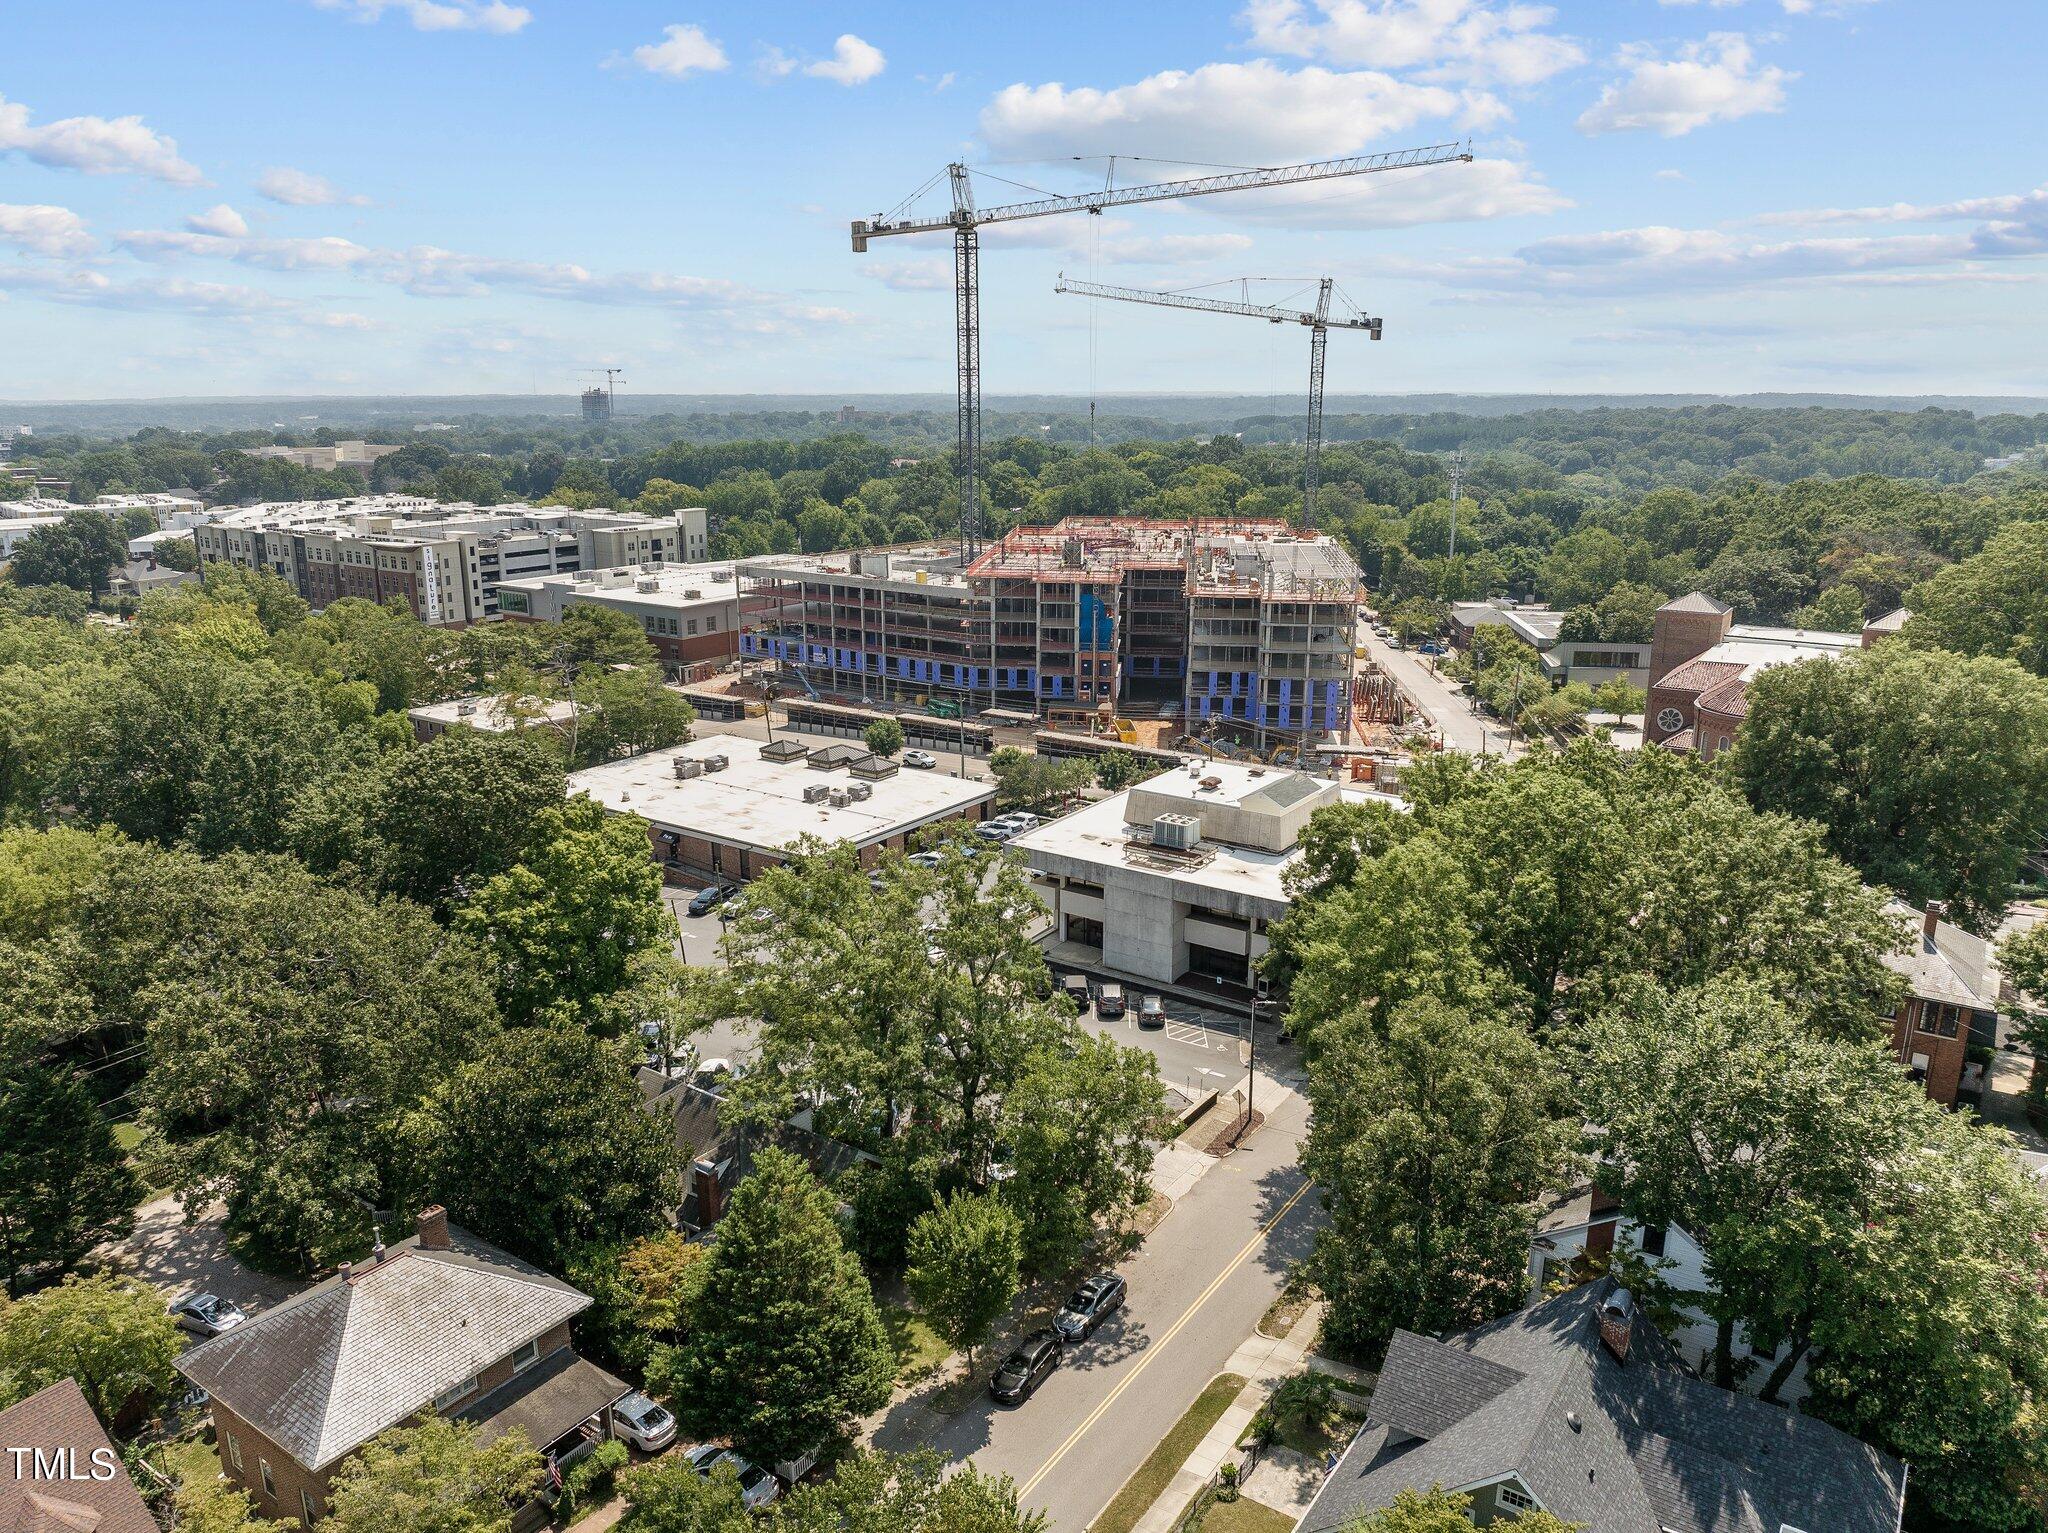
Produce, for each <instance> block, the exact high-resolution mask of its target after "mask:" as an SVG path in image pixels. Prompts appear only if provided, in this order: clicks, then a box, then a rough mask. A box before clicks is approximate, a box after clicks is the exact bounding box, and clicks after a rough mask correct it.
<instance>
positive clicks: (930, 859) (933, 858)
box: [910, 852, 939, 868]
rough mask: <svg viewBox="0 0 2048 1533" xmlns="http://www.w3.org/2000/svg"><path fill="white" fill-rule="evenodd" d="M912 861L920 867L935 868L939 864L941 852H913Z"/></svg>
mask: <svg viewBox="0 0 2048 1533" xmlns="http://www.w3.org/2000/svg"><path fill="white" fill-rule="evenodd" d="M910 861H911V862H913V863H915V864H916V865H917V866H918V867H920V868H935V867H937V866H938V865H939V854H938V853H937V852H912V853H911V854H910Z"/></svg>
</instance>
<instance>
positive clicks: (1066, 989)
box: [1060, 974, 1095, 1011]
mask: <svg viewBox="0 0 2048 1533" xmlns="http://www.w3.org/2000/svg"><path fill="white" fill-rule="evenodd" d="M1060 994H1061V995H1063V996H1065V997H1066V998H1067V999H1068V1000H1070V1001H1072V1002H1073V1003H1074V1009H1075V1010H1076V1011H1086V1010H1087V1009H1088V1008H1089V1006H1090V1005H1091V1004H1092V1003H1093V1002H1094V1000H1095V995H1094V992H1093V991H1092V990H1091V989H1090V988H1089V985H1088V976H1087V975H1085V974H1062V975H1061V976H1060Z"/></svg>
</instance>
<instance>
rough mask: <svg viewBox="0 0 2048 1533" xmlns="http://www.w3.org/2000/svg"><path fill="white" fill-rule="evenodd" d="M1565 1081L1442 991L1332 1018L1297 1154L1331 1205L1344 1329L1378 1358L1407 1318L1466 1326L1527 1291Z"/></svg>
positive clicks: (1323, 1262) (1321, 1257) (1334, 1313)
mask: <svg viewBox="0 0 2048 1533" xmlns="http://www.w3.org/2000/svg"><path fill="white" fill-rule="evenodd" d="M1554 1084H1555V1083H1554V1078H1553V1072H1552V1067H1551V1066H1550V1065H1549V1063H1548V1062H1547V1061H1546V1059H1545V1058H1544V1056H1543V1055H1542V1054H1541V1053H1539V1052H1538V1050H1537V1048H1536V1046H1535V1044H1534V1043H1533V1042H1531V1041H1530V1039H1529V1037H1528V1035H1527V1034H1526V1033H1524V1032H1522V1031H1521V1030H1520V1029H1518V1028H1515V1027H1512V1026H1510V1025H1508V1024H1505V1023H1502V1022H1500V1021H1498V1020H1496V1019H1494V1018H1493V1017H1491V1016H1488V1015H1487V1014H1486V1013H1484V1012H1483V1011H1473V1010H1464V1009H1460V1008H1458V1007H1455V1006H1453V1005H1450V1004H1448V1003H1446V1002H1445V1001H1443V1000H1441V999H1437V998H1434V997H1428V998H1421V999H1416V1000H1412V1001H1409V1002H1407V1003H1405V1004H1403V1005H1401V1006H1399V1007H1398V1008H1396V1009H1395V1010H1394V1011H1393V1012H1392V1014H1391V1015H1390V1016H1389V1017H1388V1018H1387V1019H1386V1021H1385V1024H1384V1026H1381V1025H1377V1024H1376V1023H1375V1022H1374V1020H1373V1017H1372V1015H1371V1013H1370V1011H1368V1010H1367V1009H1366V1008H1364V1007H1360V1008H1358V1009H1356V1010H1354V1011H1352V1012H1351V1013H1349V1014H1348V1015H1346V1016H1344V1017H1342V1018H1341V1019H1339V1020H1338V1021H1337V1022H1335V1023H1334V1024H1331V1025H1329V1026H1328V1027H1327V1028H1326V1031H1325V1034H1324V1036H1323V1037H1322V1038H1321V1039H1320V1040H1319V1043H1318V1046H1317V1049H1316V1052H1315V1055H1314V1059H1313V1063H1312V1064H1311V1067H1310V1073H1309V1101H1310V1103H1311V1105H1312V1106H1313V1109H1314V1117H1313V1118H1312V1120H1311V1123H1310V1128H1309V1136H1308V1140H1307V1143H1306V1146H1305V1148H1304V1151H1303V1154H1302V1166H1303V1168H1304V1169H1305V1170H1307V1172H1308V1174H1309V1175H1310V1176H1311V1177H1313V1178H1314V1179H1315V1181H1316V1182H1317V1184H1318V1185H1319V1186H1320V1188H1321V1189H1322V1197H1323V1202H1324V1206H1325V1207H1326V1208H1327V1209H1328V1211H1329V1224H1328V1226H1327V1227H1326V1228H1325V1229H1324V1230H1323V1231H1322V1232H1321V1233H1319V1234H1318V1235H1317V1237H1316V1244H1315V1249H1314V1252H1313V1254H1312V1256H1311V1257H1310V1266H1311V1270H1312V1271H1313V1272H1314V1274H1315V1278H1316V1281H1317V1283H1318V1284H1319V1285H1320V1286H1321V1288H1322V1290H1323V1292H1324V1293H1325V1294H1326V1295H1327V1296H1328V1298H1329V1302H1330V1315H1329V1321H1328V1325H1329V1327H1330V1334H1331V1335H1332V1336H1333V1337H1334V1338H1336V1339H1338V1340H1339V1341H1340V1342H1341V1343H1342V1344H1343V1345H1344V1346H1346V1347H1347V1348H1350V1349H1351V1350H1353V1351H1355V1352H1357V1353H1359V1354H1361V1355H1366V1356H1372V1357H1377V1356H1378V1355H1379V1353H1380V1351H1381V1349H1382V1348H1384V1347H1385V1345H1386V1343H1387V1339H1388V1337H1390V1336H1391V1335H1392V1334H1393V1332H1394V1331H1395V1329H1396V1328H1398V1327H1406V1328H1408V1329H1410V1330H1415V1331H1421V1332H1423V1333H1425V1334H1434V1333H1437V1332H1442V1331H1456V1330H1463V1329H1465V1328H1466V1327H1468V1326H1473V1325H1477V1324H1480V1323H1481V1322H1483V1321H1486V1320H1490V1319H1492V1318H1494V1317H1495V1316H1497V1315H1500V1314H1504V1313H1506V1312H1507V1311H1508V1310H1511V1309H1513V1308H1514V1307H1515V1306H1516V1305H1517V1304H1518V1303H1519V1302H1520V1301H1521V1294H1522V1285H1523V1283H1524V1282H1525V1281H1526V1276H1527V1270H1528V1259H1529V1231H1530V1230H1531V1229H1532V1228H1533V1227H1534V1221H1535V1214H1536V1207H1537V1201H1538V1199H1540V1198H1541V1197H1543V1196H1544V1195H1545V1194H1547V1193H1548V1192H1550V1191H1551V1190H1552V1189H1553V1188H1556V1187H1558V1186H1560V1185H1562V1183H1563V1179H1564V1177H1565V1175H1566V1173H1567V1172H1568V1171H1569V1170H1570V1169H1571V1167H1572V1165H1573V1152H1572V1144H1573V1140H1574V1138H1575V1135H1576V1128H1575V1126H1574V1125H1573V1124H1572V1123H1571V1122H1570V1121H1568V1120H1566V1119H1564V1118H1562V1117H1561V1116H1558V1115H1556V1114H1555V1112H1554V1109H1553V1108H1552V1105H1551V1092H1552V1091H1553V1089H1554Z"/></svg>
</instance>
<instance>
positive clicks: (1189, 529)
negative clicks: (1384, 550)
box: [738, 517, 1359, 734]
mask: <svg viewBox="0 0 2048 1533" xmlns="http://www.w3.org/2000/svg"><path fill="white" fill-rule="evenodd" d="M738 569H739V575H740V580H741V591H742V593H743V597H747V596H751V597H754V598H756V600H755V602H753V603H752V604H750V609H751V610H753V611H756V612H757V613H758V614H759V616H758V617H757V618H756V619H755V620H754V622H753V623H752V625H751V627H750V628H749V630H748V631H746V632H743V633H742V635H741V639H740V649H741V654H742V655H743V656H745V657H750V658H755V659H761V660H766V661H773V662H776V663H779V664H780V665H782V666H784V667H786V668H788V669H790V670H791V671H793V672H794V673H795V675H796V678H797V679H798V681H799V682H800V684H801V685H803V686H804V687H805V688H806V689H808V690H813V691H823V692H833V693H839V694H845V695H857V696H863V697H867V698H871V699H877V698H878V699H882V700H905V701H907V700H910V699H911V698H913V697H918V696H924V697H927V698H930V697H937V698H952V699H957V700H958V702H959V703H960V704H961V705H962V706H964V707H966V708H970V709H973V708H991V707H992V708H1006V709H1015V710H1018V711H1023V712H1029V713H1032V714H1038V715H1058V714H1064V713H1075V714H1082V713H1091V714H1096V715H1099V716H1101V717H1102V718H1103V719H1104V720H1105V721H1106V720H1108V719H1112V718H1115V717H1117V716H1119V715H1122V716H1150V717H1157V716H1161V715H1168V716H1178V717H1180V718H1181V719H1182V720H1183V721H1184V722H1185V724H1186V726H1187V727H1188V728H1189V729H1197V728H1200V727H1202V726H1203V725H1204V724H1205V723H1210V722H1222V723H1227V724H1231V725H1236V726H1241V727H1242V728H1244V729H1247V730H1252V731H1256V732H1260V733H1264V732H1266V731H1276V732H1292V733H1317V734H1319V733H1323V732H1326V731H1334V732H1338V733H1342V732H1345V731H1347V730H1348V729H1349V728H1350V724H1351V708H1352V699H1351V691H1352V689H1351V672H1352V645H1353V641H1354V640H1353V628H1354V622H1355V617H1356V612H1357V602H1358V595H1359V575H1358V567H1357V565H1356V564H1354V563H1353V562H1352V560H1351V557H1350V555H1349V554H1347V553H1346V552H1345V551H1344V549H1343V547H1342V545H1340V544H1338V543H1337V542H1335V541H1334V540H1332V539H1330V538H1328V537H1324V536H1321V535H1319V534H1316V533H1311V532H1305V531H1302V530H1301V529H1299V528H1296V527H1292V526H1290V525H1288V524H1287V523H1286V522H1284V521H1280V520H1278V519H1216V520H1203V521H1195V522H1187V521H1154V520H1149V519H1146V518H1141V517H1069V518H1068V519H1067V520H1065V521H1062V522H1060V523H1059V524H1058V525H1056V526H1052V527H1019V528H1016V529H1014V530H1012V531H1011V532H1009V533H1006V534H1005V535H1004V536H1003V537H1002V538H1001V539H1000V540H999V541H997V542H995V543H993V544H990V545H987V546H986V547H984V548H983V549H982V550H981V551H980V552H979V553H978V554H976V555H974V556H973V557H972V558H970V559H969V560H967V561H966V563H965V566H964V567H963V565H962V561H961V558H960V552H959V549H958V547H957V545H953V544H939V543H933V544H919V545H915V546H910V547H899V548H882V549H872V550H863V551H856V552H850V553H834V554H782V555H768V556H765V557H762V558H757V559H749V560H743V561H741V563H740V564H739V566H738Z"/></svg>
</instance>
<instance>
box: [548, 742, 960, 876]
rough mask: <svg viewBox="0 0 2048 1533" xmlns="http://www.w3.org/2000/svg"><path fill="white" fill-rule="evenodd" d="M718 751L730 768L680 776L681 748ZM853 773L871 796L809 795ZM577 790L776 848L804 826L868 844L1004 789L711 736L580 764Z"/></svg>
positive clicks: (658, 819) (715, 837)
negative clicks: (875, 772) (869, 768)
mask: <svg viewBox="0 0 2048 1533" xmlns="http://www.w3.org/2000/svg"><path fill="white" fill-rule="evenodd" d="M716 755H723V756H724V757H725V758H726V760H727V762H728V763H729V765H728V766H727V767H726V768H725V770H724V771H721V772H706V773H704V774H703V775H702V776H699V777H691V778H678V777H677V776H676V772H675V758H676V757H678V756H693V757H695V758H697V759H698V760H700V761H701V760H702V759H703V758H705V757H706V756H716ZM852 782H864V783H865V784H866V786H868V787H871V788H872V789H873V790H874V792H873V795H872V796H871V797H869V798H867V799H863V800H857V801H855V802H852V803H849V804H847V805H846V806H845V807H844V808H834V807H833V806H832V805H831V804H830V803H829V802H828V803H817V804H807V803H805V802H804V789H805V788H808V787H812V786H815V785H817V784H821V783H822V784H825V785H826V786H829V787H833V788H844V787H846V786H847V785H848V784H849V783H852ZM569 791H570V792H571V793H572V794H573V793H581V794H586V795H588V796H589V797H590V798H592V799H594V800H596V801H597V802H598V803H600V804H602V805H603V806H604V807H605V808H607V809H610V810H614V811H617V812H620V813H625V814H637V815H641V816H643V817H644V818H646V819H647V820H648V821H650V822H651V823H652V824H654V825H655V826H656V827H657V828H659V829H662V830H672V831H676V832H679V833H682V834H688V835H696V836H703V837H705V838H706V839H708V840H712V841H718V842H721V843H723V844H725V845H728V846H745V847H749V848H753V849H755V850H759V851H765V852H778V851H782V850H785V849H786V848H788V847H790V846H793V845H794V844H795V843H796V842H797V840H798V839H799V838H800V837H803V836H806V835H809V836H816V837H817V838H818V839H820V840H822V841H828V842H831V841H849V842H851V843H853V844H854V845H855V846H867V845H870V844H872V843H874V842H878V841H883V840H886V839H888V838H889V837H891V836H894V835H898V834H900V833H902V832H904V831H907V830H912V829H915V828H916V827H918V826H920V825H926V824H929V823H931V822H932V821H934V820H941V819H945V818H946V817H948V816H949V815H954V814H958V813H960V812H961V811H962V810H966V809H970V808H972V807H974V806H975V805H977V804H982V803H986V802H987V801H988V800H990V799H992V798H994V797H995V791H996V790H995V785H994V784H993V783H981V782H973V781H969V780H966V779H963V778H958V777H949V776H948V775H946V773H944V772H943V771H918V770H915V769H912V768H908V767H906V768H903V769H901V770H899V771H898V772H897V773H896V774H895V775H894V776H893V777H885V778H882V779H881V780H879V781H876V782H866V780H865V779H861V778H856V777H854V776H852V775H851V774H850V773H849V772H848V771H847V770H846V768H845V767H838V768H835V769H833V770H831V771H821V770H819V769H817V768H815V767H813V766H812V765H811V764H810V763H809V761H808V760H806V759H805V758H803V757H801V756H800V757H798V758H797V759H796V760H794V761H790V762H779V761H764V760H763V759H762V758H761V742H760V741H759V740H747V739H742V738H740V737H739V736H737V735H709V736H706V737H705V738H703V739H701V740H694V741H691V742H690V743H689V744H687V745H679V746H676V747H674V748H672V749H669V750H661V751H650V752H648V753H647V754H646V755H644V756H630V757H628V758H627V759H626V760H624V761H613V762H608V763H606V764H605V765H603V766H595V767H586V768H585V769H584V770H582V771H580V772H572V773H570V774H569Z"/></svg>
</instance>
